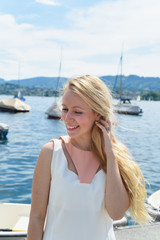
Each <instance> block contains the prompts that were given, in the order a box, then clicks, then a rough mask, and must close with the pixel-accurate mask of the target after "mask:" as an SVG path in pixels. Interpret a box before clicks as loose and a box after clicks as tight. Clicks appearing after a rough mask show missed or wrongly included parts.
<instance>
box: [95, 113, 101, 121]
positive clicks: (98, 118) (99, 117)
mask: <svg viewBox="0 0 160 240" xmlns="http://www.w3.org/2000/svg"><path fill="white" fill-rule="evenodd" d="M101 117H102V116H101V115H100V114H99V113H97V116H96V119H95V120H96V121H99V120H100V119H101Z"/></svg>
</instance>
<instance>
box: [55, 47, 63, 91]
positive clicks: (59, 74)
mask: <svg viewBox="0 0 160 240" xmlns="http://www.w3.org/2000/svg"><path fill="white" fill-rule="evenodd" d="M61 68H62V47H61V55H60V63H59V72H58V78H57V86H56V90H58V86H59V82H60V78H61Z"/></svg>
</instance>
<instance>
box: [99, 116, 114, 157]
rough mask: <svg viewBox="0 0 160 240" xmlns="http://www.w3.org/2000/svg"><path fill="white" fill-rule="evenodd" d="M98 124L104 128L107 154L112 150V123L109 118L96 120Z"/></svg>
mask: <svg viewBox="0 0 160 240" xmlns="http://www.w3.org/2000/svg"><path fill="white" fill-rule="evenodd" d="M96 125H97V126H98V127H99V128H100V129H101V130H102V133H103V137H104V145H105V146H104V147H105V150H106V154H108V153H109V152H110V151H112V136H111V127H112V123H111V121H109V120H100V121H96Z"/></svg>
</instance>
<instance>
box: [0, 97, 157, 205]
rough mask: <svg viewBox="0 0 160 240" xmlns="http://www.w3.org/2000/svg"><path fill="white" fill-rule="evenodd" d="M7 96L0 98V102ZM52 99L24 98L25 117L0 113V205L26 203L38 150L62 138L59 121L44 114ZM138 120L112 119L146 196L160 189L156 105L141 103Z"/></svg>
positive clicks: (63, 129) (28, 197) (132, 118)
mask: <svg viewBox="0 0 160 240" xmlns="http://www.w3.org/2000/svg"><path fill="white" fill-rule="evenodd" d="M7 97H8V96H2V95H1V96H0V99H4V98H7ZM52 102H53V98H49V97H26V103H27V104H29V105H30V106H31V111H30V112H28V113H18V114H11V113H4V112H0V122H3V123H6V124H8V125H9V133H8V139H7V141H1V142H0V202H14V203H30V201H31V188H32V176H33V171H34V167H35V164H36V161H37V157H38V154H39V152H40V149H41V147H42V146H43V145H44V144H45V143H46V142H48V141H49V140H50V139H51V138H57V137H58V136H60V135H64V134H66V130H65V127H64V124H63V122H62V121H57V120H50V119H48V118H47V116H46V114H45V110H46V109H47V108H48V107H50V106H51V104H52ZM137 104H138V105H139V106H140V107H141V108H142V109H143V112H144V113H143V115H142V116H129V115H116V117H117V120H118V127H117V129H116V135H117V136H118V137H119V139H121V141H122V142H123V143H125V144H126V145H127V146H128V148H129V150H130V152H131V153H132V155H133V156H134V158H135V159H136V161H137V162H138V163H139V165H140V168H141V170H142V172H143V175H144V177H145V179H146V180H147V181H148V182H149V184H150V186H147V193H148V195H150V194H151V193H153V192H154V191H156V190H158V189H159V188H160V124H159V119H160V102H153V101H150V102H149V101H148V102H147V101H141V102H138V103H137Z"/></svg>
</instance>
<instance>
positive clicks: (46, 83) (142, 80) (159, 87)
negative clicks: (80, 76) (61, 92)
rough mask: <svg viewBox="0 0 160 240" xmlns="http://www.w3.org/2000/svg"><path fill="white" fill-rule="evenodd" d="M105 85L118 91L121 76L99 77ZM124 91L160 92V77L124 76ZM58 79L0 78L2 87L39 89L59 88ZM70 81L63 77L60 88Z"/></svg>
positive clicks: (41, 77) (38, 77)
mask: <svg viewBox="0 0 160 240" xmlns="http://www.w3.org/2000/svg"><path fill="white" fill-rule="evenodd" d="M99 78H101V79H102V80H103V81H104V82H105V84H106V85H107V86H108V87H109V88H111V89H114V90H118V89H119V86H120V76H114V75H103V76H99ZM122 79H123V81H122V84H123V89H127V90H132V91H144V90H145V91H155V90H156V91H160V77H143V76H138V75H128V76H122ZM57 80H58V77H43V76H37V77H32V78H25V79H21V80H19V81H18V80H8V81H6V80H5V79H3V78H0V85H2V84H7V83H9V84H14V85H20V86H22V87H39V88H49V89H50V88H52V89H56V88H57ZM67 80H68V78H67V77H61V78H60V82H59V86H58V87H59V88H63V86H64V84H65V83H66V81H67Z"/></svg>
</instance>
